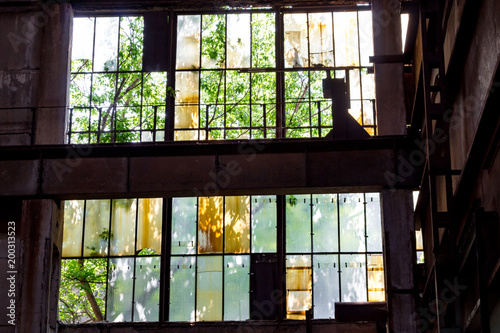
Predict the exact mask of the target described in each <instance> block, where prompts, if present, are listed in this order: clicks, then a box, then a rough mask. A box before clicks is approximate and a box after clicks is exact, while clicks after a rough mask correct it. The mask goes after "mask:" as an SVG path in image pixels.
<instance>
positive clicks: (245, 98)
mask: <svg viewBox="0 0 500 333" xmlns="http://www.w3.org/2000/svg"><path fill="white" fill-rule="evenodd" d="M359 9H360V8H358V9H357V10H353V11H342V12H315V13H306V12H304V13H297V12H296V11H294V12H287V9H286V8H283V13H282V14H279V15H280V16H277V14H276V13H275V12H274V11H272V12H268V11H265V10H254V11H249V10H245V11H226V12H221V13H219V14H196V15H194V14H193V15H187V14H183V13H178V14H175V15H174V16H173V17H171V18H170V19H172V20H173V22H175V24H173V25H171V26H172V27H173V29H175V32H174V34H172V35H174V36H176V37H175V40H173V41H172V45H173V46H174V47H172V48H170V50H171V54H168V55H165V56H166V57H172V58H173V59H174V61H172V62H171V63H172V68H170V69H169V70H167V72H169V79H170V78H171V80H172V82H171V83H170V85H169V86H168V87H167V72H155V71H152V72H146V71H144V70H143V61H142V58H143V49H144V45H143V40H144V26H145V20H144V18H143V17H142V16H136V17H90V18H75V20H74V32H73V37H74V39H73V50H72V69H71V71H72V74H71V84H70V105H71V107H70V119H69V132H68V137H69V140H70V142H72V143H96V142H137V141H163V140H221V139H227V140H232V139H267V138H310V137H324V136H326V135H327V134H328V132H330V131H331V130H332V129H333V119H334V117H335V116H334V113H335V112H340V111H338V110H333V109H332V101H331V99H328V98H324V94H323V84H322V80H323V79H324V78H326V77H327V73H328V74H330V75H331V76H332V77H335V78H344V79H345V82H346V85H347V86H348V88H349V89H348V90H349V103H348V104H349V105H348V109H349V110H348V111H349V112H350V113H351V115H352V116H353V117H354V118H355V119H356V120H357V121H358V123H359V124H360V125H361V126H363V128H365V130H366V131H367V132H369V133H370V134H371V135H375V134H376V121H375V119H376V117H375V108H374V98H375V87H374V85H375V84H374V75H373V74H370V73H369V68H370V63H369V61H368V57H369V56H370V55H372V53H373V38H372V24H371V12H370V11H367V10H359ZM361 9H362V8H361ZM281 22H282V23H281ZM165 34H168V31H165ZM279 36H282V37H279ZM280 38H282V40H280ZM277 44H279V45H278V47H277ZM169 99H170V100H171V101H172V102H171V103H170V104H168V103H167V101H168V100H169ZM167 105H169V107H168V108H167ZM170 105H171V106H170Z"/></svg>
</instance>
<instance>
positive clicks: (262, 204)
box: [251, 195, 276, 253]
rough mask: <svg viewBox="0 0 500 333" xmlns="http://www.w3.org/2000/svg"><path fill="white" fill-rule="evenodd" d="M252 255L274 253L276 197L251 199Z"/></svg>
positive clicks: (255, 197) (254, 197)
mask: <svg viewBox="0 0 500 333" xmlns="http://www.w3.org/2000/svg"><path fill="white" fill-rule="evenodd" d="M251 200H252V253H263V252H276V196H274V195H270V196H253V197H252V199H251Z"/></svg>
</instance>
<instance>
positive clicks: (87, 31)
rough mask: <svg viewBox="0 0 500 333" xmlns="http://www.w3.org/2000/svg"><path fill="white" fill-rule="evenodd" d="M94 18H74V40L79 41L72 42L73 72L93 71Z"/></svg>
mask: <svg viewBox="0 0 500 333" xmlns="http://www.w3.org/2000/svg"><path fill="white" fill-rule="evenodd" d="M94 20H95V19H94V18H93V17H75V18H74V19H73V40H77V41H78V43H75V42H73V43H72V50H71V72H73V73H74V72H89V71H92V51H93V50H94ZM72 105H74V104H72Z"/></svg>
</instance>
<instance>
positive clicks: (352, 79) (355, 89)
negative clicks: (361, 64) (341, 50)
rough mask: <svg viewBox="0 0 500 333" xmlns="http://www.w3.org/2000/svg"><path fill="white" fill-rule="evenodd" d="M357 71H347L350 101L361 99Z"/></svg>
mask: <svg viewBox="0 0 500 333" xmlns="http://www.w3.org/2000/svg"><path fill="white" fill-rule="evenodd" d="M360 80H361V78H360V76H359V69H351V70H350V71H349V85H350V87H349V91H350V97H351V99H361V86H360Z"/></svg>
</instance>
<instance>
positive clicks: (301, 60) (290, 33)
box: [284, 14, 309, 67]
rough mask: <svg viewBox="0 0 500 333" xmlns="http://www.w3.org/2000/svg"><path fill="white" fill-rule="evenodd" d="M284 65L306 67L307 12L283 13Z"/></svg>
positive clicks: (307, 64) (307, 63)
mask: <svg viewBox="0 0 500 333" xmlns="http://www.w3.org/2000/svg"><path fill="white" fill-rule="evenodd" d="M284 23H285V49H284V51H285V67H308V66H309V62H308V59H309V56H308V52H307V48H308V45H307V14H285V15H284Z"/></svg>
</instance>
